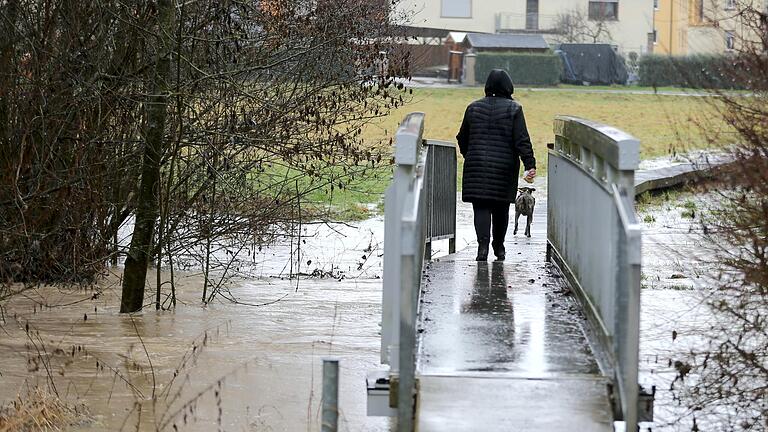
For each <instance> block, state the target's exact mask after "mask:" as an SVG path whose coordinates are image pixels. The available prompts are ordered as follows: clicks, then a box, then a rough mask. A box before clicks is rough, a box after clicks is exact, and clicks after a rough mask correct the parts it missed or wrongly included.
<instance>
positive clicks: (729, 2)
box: [725, 0, 736, 10]
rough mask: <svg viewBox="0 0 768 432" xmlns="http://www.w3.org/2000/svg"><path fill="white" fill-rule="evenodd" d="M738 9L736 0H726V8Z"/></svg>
mask: <svg viewBox="0 0 768 432" xmlns="http://www.w3.org/2000/svg"><path fill="white" fill-rule="evenodd" d="M733 9H736V0H725V10H733Z"/></svg>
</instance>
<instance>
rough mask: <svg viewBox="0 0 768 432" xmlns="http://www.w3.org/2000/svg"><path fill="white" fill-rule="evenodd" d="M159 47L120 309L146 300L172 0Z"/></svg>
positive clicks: (160, 8) (163, 8) (163, 14)
mask: <svg viewBox="0 0 768 432" xmlns="http://www.w3.org/2000/svg"><path fill="white" fill-rule="evenodd" d="M157 12H158V16H157V18H158V47H157V53H158V54H157V63H156V65H155V69H154V73H153V75H152V79H151V80H150V85H151V87H152V94H151V95H150V96H149V98H148V101H147V103H146V108H145V109H146V116H147V126H146V133H145V140H146V143H145V147H144V156H143V159H142V169H141V184H140V186H139V194H138V197H137V205H136V223H135V225H134V227H133V237H132V238H131V247H130V249H129V251H128V256H127V257H126V260H125V273H124V275H123V297H122V301H121V303H120V312H136V311H138V310H140V309H141V308H142V306H143V304H144V284H145V280H146V277H147V266H148V265H149V259H150V251H151V249H152V237H153V234H154V230H155V224H156V220H157V216H158V206H159V201H158V195H159V192H160V158H161V157H162V154H163V150H164V148H165V141H164V139H165V119H166V116H167V105H168V88H169V85H168V80H169V78H170V66H171V59H170V56H171V47H172V45H171V37H170V36H171V34H172V32H173V25H174V17H175V11H174V6H173V1H172V0H158V2H157Z"/></svg>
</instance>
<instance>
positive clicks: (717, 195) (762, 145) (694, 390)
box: [674, 0, 768, 431]
mask: <svg viewBox="0 0 768 432" xmlns="http://www.w3.org/2000/svg"><path fill="white" fill-rule="evenodd" d="M736 3H737V6H738V9H737V10H736V16H738V17H740V19H741V20H742V22H743V23H744V25H745V28H747V29H748V30H749V31H747V32H745V38H744V39H743V40H741V41H739V42H740V43H739V44H738V52H736V53H735V54H734V55H733V56H732V57H730V58H729V59H728V61H729V62H730V65H731V67H730V68H729V69H728V71H727V72H726V73H728V74H729V75H730V78H731V79H733V80H734V81H737V82H739V83H743V84H744V85H745V86H746V87H747V88H748V89H749V91H750V94H746V95H743V94H733V93H731V92H727V91H722V90H714V93H715V97H713V98H711V99H709V103H710V105H711V107H712V108H713V110H714V111H715V112H716V113H717V115H719V116H721V117H722V118H723V119H725V121H726V122H727V124H728V125H730V127H731V128H732V130H733V131H735V137H736V139H735V141H736V142H735V143H733V146H732V147H730V148H729V150H728V152H729V153H730V155H731V156H732V157H733V158H734V160H735V161H736V163H734V164H731V165H728V166H726V167H725V168H724V169H722V170H721V171H720V172H719V175H718V179H719V181H718V182H717V183H716V186H715V187H706V192H708V196H710V197H713V202H712V205H711V206H710V208H709V209H707V210H708V211H707V212H706V214H705V215H704V216H703V217H702V222H701V229H702V232H703V234H704V236H705V238H706V240H707V242H706V244H707V245H708V252H709V253H708V256H709V258H707V259H706V260H707V261H710V262H709V263H710V264H714V265H715V266H717V268H719V269H720V271H719V274H717V275H716V278H715V282H714V284H713V285H714V288H713V289H712V290H711V291H709V292H707V302H708V305H709V306H710V310H711V317H709V319H710V321H707V324H709V325H708V328H707V329H706V330H705V331H704V333H703V336H704V340H705V344H703V346H701V347H698V348H697V349H693V350H691V352H690V353H689V355H688V356H687V357H686V358H683V359H680V360H679V361H678V363H677V364H678V366H679V367H677V369H678V371H679V372H680V376H679V377H678V380H676V383H675V384H674V390H675V395H676V396H677V397H678V398H679V400H680V401H681V403H682V404H683V405H684V406H685V407H687V408H688V414H687V417H688V418H689V420H690V421H691V422H692V430H749V431H765V430H768V398H766V395H767V394H768V367H767V365H768V319H766V317H768V55H766V53H767V52H768V11H766V10H765V9H764V6H763V5H762V4H758V3H760V2H752V1H749V0H744V1H737V2H736ZM701 126H702V127H705V128H706V125H701ZM707 133H708V136H709V138H710V140H711V141H712V142H713V144H718V145H722V144H723V143H724V142H725V143H732V142H733V141H734V138H733V137H734V133H733V132H732V131H729V132H728V135H723V134H721V133H718V132H717V131H713V130H708V131H707ZM677 381H681V383H677Z"/></svg>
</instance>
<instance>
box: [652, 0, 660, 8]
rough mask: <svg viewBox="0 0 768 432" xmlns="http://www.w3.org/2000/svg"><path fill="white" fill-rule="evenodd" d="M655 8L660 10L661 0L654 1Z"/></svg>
mask: <svg viewBox="0 0 768 432" xmlns="http://www.w3.org/2000/svg"><path fill="white" fill-rule="evenodd" d="M653 8H654V9H656V10H659V0H653Z"/></svg>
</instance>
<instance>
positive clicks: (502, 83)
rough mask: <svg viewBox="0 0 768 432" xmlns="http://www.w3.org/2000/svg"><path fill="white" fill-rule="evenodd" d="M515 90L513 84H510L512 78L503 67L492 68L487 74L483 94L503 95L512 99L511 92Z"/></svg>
mask: <svg viewBox="0 0 768 432" xmlns="http://www.w3.org/2000/svg"><path fill="white" fill-rule="evenodd" d="M514 92H515V86H514V85H513V84H512V78H511V77H510V76H509V74H508V73H507V71H505V70H504V69H494V70H492V71H491V73H489V74H488V79H487V80H486V81H485V95H486V96H495V97H503V98H507V99H512V93H514Z"/></svg>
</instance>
